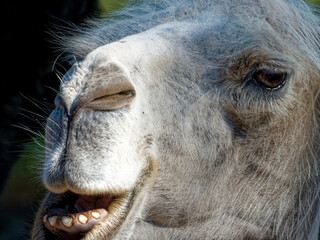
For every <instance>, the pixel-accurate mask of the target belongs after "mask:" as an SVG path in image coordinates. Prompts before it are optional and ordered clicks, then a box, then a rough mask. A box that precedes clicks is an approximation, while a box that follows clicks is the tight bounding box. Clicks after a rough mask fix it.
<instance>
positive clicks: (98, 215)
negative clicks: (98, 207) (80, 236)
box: [91, 211, 101, 219]
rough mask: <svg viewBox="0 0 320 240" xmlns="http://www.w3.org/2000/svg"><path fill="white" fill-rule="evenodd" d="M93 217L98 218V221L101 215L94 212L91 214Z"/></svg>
mask: <svg viewBox="0 0 320 240" xmlns="http://www.w3.org/2000/svg"><path fill="white" fill-rule="evenodd" d="M91 216H92V217H94V218H96V219H98V218H100V216H101V214H100V213H99V212H94V211H93V212H91Z"/></svg>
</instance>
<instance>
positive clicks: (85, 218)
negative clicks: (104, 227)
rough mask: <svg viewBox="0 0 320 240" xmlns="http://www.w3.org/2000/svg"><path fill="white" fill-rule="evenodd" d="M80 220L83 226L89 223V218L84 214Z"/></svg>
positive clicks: (80, 216)
mask: <svg viewBox="0 0 320 240" xmlns="http://www.w3.org/2000/svg"><path fill="white" fill-rule="evenodd" d="M78 219H79V222H80V223H82V224H86V223H87V221H88V218H87V217H86V216H85V215H83V214H80V215H79V217H78Z"/></svg>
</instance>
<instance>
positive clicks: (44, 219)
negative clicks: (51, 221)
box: [43, 214, 48, 223]
mask: <svg viewBox="0 0 320 240" xmlns="http://www.w3.org/2000/svg"><path fill="white" fill-rule="evenodd" d="M47 220H48V214H46V215H44V216H43V222H44V223H45V222H47Z"/></svg>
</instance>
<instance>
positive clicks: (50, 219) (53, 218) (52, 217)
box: [48, 216, 58, 227]
mask: <svg viewBox="0 0 320 240" xmlns="http://www.w3.org/2000/svg"><path fill="white" fill-rule="evenodd" d="M57 218H58V216H51V217H49V218H48V221H49V223H50V225H51V226H52V227H53V226H54V225H55V224H56V222H57Z"/></svg>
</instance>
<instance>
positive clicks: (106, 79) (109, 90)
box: [60, 62, 136, 116]
mask: <svg viewBox="0 0 320 240" xmlns="http://www.w3.org/2000/svg"><path fill="white" fill-rule="evenodd" d="M75 75H77V74H75ZM75 81H77V80H75ZM70 82H72V79H71V81H70ZM78 82H79V83H80V84H79V85H81V87H80V88H78V90H77V91H76V94H75V95H76V96H74V98H73V101H72V102H69V104H68V103H67V101H65V104H64V105H65V108H66V110H67V112H68V115H69V116H73V115H74V114H75V113H76V112H77V111H78V110H79V109H84V108H86V109H92V110H96V111H115V110H118V109H121V108H124V107H130V105H131V103H132V101H133V100H134V98H135V95H136V91H135V88H134V86H133V84H132V83H131V81H130V78H129V76H128V74H126V72H125V71H124V70H123V69H122V68H121V67H120V66H119V65H117V64H116V63H113V62H109V63H108V62H104V63H103V64H96V63H92V65H91V66H89V67H88V68H87V72H86V74H85V76H83V79H81V81H78ZM81 83H82V84H81ZM67 84H68V83H67ZM74 85H75V84H73V85H72V87H65V88H62V91H61V94H60V95H61V96H62V99H69V98H70V94H69V93H70V92H71V91H70V89H69V88H71V89H74ZM68 94H69V95H68Z"/></svg>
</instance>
